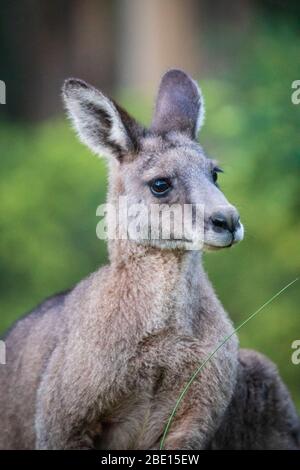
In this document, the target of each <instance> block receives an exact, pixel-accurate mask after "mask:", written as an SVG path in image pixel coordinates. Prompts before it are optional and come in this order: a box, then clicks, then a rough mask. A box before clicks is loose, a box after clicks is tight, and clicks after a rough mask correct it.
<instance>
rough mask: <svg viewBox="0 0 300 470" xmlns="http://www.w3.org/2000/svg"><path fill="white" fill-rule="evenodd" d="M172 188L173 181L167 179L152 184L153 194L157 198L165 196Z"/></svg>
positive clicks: (159, 179)
mask: <svg viewBox="0 0 300 470" xmlns="http://www.w3.org/2000/svg"><path fill="white" fill-rule="evenodd" d="M171 188H172V185H171V181H170V180H169V179H167V178H158V179H156V180H154V181H152V182H151V183H150V189H151V192H152V194H154V196H156V197H161V196H165V195H166V194H167V192H169V191H170V189H171Z"/></svg>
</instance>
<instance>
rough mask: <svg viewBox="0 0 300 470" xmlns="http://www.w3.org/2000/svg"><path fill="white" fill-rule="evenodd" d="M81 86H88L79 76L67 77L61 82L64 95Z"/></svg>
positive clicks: (81, 87) (85, 87)
mask: <svg viewBox="0 0 300 470" xmlns="http://www.w3.org/2000/svg"><path fill="white" fill-rule="evenodd" d="M83 88H84V89H87V88H89V86H88V84H87V83H86V82H85V81H83V80H80V79H79V78H68V79H67V80H65V82H64V84H63V87H62V92H63V95H64V96H69V95H70V93H72V92H73V91H76V90H79V89H83Z"/></svg>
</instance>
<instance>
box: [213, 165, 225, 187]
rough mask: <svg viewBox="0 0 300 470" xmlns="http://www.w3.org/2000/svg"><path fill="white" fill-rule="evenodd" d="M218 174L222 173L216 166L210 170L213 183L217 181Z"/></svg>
mask: <svg viewBox="0 0 300 470" xmlns="http://www.w3.org/2000/svg"><path fill="white" fill-rule="evenodd" d="M218 173H223V170H222V168H219V167H218V166H216V167H215V168H214V169H213V170H212V178H213V182H214V183H216V182H217V181H218Z"/></svg>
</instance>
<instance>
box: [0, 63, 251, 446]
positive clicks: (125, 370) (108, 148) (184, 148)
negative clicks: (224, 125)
mask: <svg viewBox="0 0 300 470" xmlns="http://www.w3.org/2000/svg"><path fill="white" fill-rule="evenodd" d="M63 98H64V102H65V105H66V108H67V111H68V114H69V117H70V119H71V121H72V122H73V125H74V127H75V129H76V131H77V133H78V135H79V138H80V139H81V141H82V142H83V143H85V144H86V145H87V146H88V147H89V148H90V149H91V150H92V151H93V152H95V153H96V154H97V155H104V156H106V157H107V159H108V162H109V191H108V202H109V203H110V204H111V205H112V206H114V207H115V206H116V205H117V202H118V199H119V198H120V196H122V197H126V198H127V200H128V201H129V203H130V205H134V204H140V203H143V204H144V205H145V206H147V207H150V206H151V205H158V204H165V205H168V206H170V207H173V206H175V205H177V206H178V205H179V206H180V207H182V206H184V205H185V204H192V205H193V204H198V203H200V204H201V205H202V206H203V207H204V212H203V224H202V225H201V227H200V225H199V227H198V228H199V232H203V240H202V241H203V243H202V245H199V249H189V248H191V247H192V246H193V247H194V244H193V240H192V239H191V238H189V237H186V236H184V235H182V237H181V238H180V237H178V235H177V234H175V229H174V227H173V228H172V231H171V233H170V237H169V238H168V239H163V237H161V236H159V237H158V238H156V239H153V240H152V239H151V238H149V239H144V238H142V237H138V236H137V237H136V238H134V237H133V238H130V237H129V238H126V237H125V236H124V235H125V232H126V230H125V228H124V226H123V224H122V221H121V222H120V221H118V225H119V227H118V228H119V229H120V232H119V233H121V237H116V238H112V239H109V240H108V251H109V265H108V266H105V267H102V268H101V269H99V270H98V271H97V272H95V273H93V274H91V275H90V276H89V277H88V278H86V279H84V280H83V281H81V282H79V284H77V285H76V286H75V287H74V288H73V289H71V290H70V291H68V292H65V293H61V294H58V295H56V296H54V297H52V298H50V299H47V300H46V301H44V302H43V303H42V304H41V305H40V306H38V307H37V308H36V309H35V310H33V312H31V313H30V314H29V315H27V316H25V317H24V318H23V319H21V320H19V321H18V322H17V323H16V325H15V326H14V327H13V328H12V330H11V331H10V332H9V333H8V334H7V335H6V339H5V341H6V348H7V364H6V365H5V366H1V368H0V374H1V375H0V377H1V380H0V410H1V434H0V448H4V449H33V448H36V449H95V448H97V449H124V450H126V449H157V448H158V447H159V443H160V440H161V437H162V434H163V431H164V428H165V425H166V422H167V420H168V418H169V416H170V413H171V412H172V409H173V407H174V406H175V404H176V401H177V399H178V396H179V394H180V392H181V391H182V389H183V387H184V386H185V384H186V383H187V381H188V380H189V379H190V377H191V375H192V374H193V373H194V371H195V370H196V369H197V367H198V366H199V365H200V363H201V362H202V361H204V360H205V359H206V357H207V355H208V354H209V353H210V352H211V351H212V349H213V348H214V347H215V346H217V345H218V344H220V342H221V341H222V339H224V337H226V336H228V335H229V334H231V333H232V331H233V326H232V323H231V321H230V320H229V318H228V316H227V314H226V312H225V311H224V309H223V307H222V305H221V303H220V302H219V300H218V298H217V296H216V294H215V292H214V290H213V288H212V286H211V284H210V282H209V280H208V278H207V276H206V274H205V272H204V270H203V267H202V262H201V256H202V252H203V251H204V250H219V249H223V248H224V249H225V248H228V247H230V246H232V245H233V244H236V243H238V242H239V241H241V240H242V238H243V226H242V224H241V222H240V219H239V215H238V212H237V210H236V209H235V208H234V207H233V206H232V205H231V204H229V202H228V201H227V199H226V198H225V196H224V195H223V193H222V192H221V190H220V189H219V187H218V185H217V177H218V173H219V171H220V169H219V167H218V166H217V164H216V162H214V161H212V160H210V159H209V158H207V157H206V155H205V154H204V151H203V149H202V148H201V146H200V145H199V144H198V143H197V140H196V138H197V134H198V131H199V129H200V127H201V125H202V123H203V117H204V101H203V97H202V94H201V91H200V89H199V88H198V86H197V84H196V83H195V82H194V81H193V80H192V79H191V78H190V77H189V76H188V75H187V74H186V73H184V72H182V71H180V70H170V71H168V72H167V73H166V74H165V75H164V76H163V78H162V80H161V84H160V88H159V91H158V96H157V101H156V107H155V111H154V116H153V120H152V124H151V126H150V128H149V129H145V128H144V127H143V126H141V125H140V124H138V123H137V122H136V121H135V120H134V119H133V118H132V117H131V116H129V115H128V114H127V113H126V112H125V111H124V110H123V109H122V108H121V107H120V106H119V105H117V104H116V103H115V102H114V101H112V100H111V99H109V98H108V97H106V96H105V95H103V94H102V93H101V92H100V91H98V90H96V89H95V88H93V87H92V86H90V85H88V84H86V83H85V82H83V81H81V80H77V79H69V80H67V81H66V82H65V84H64V88H63ZM133 219H134V216H133ZM146 219H147V220H146ZM107 221H108V224H111V223H112V218H111V217H110V215H108V217H107ZM139 223H140V225H141V227H142V228H143V229H145V228H146V230H147V226H148V223H149V220H148V218H146V216H145V217H144V218H140V220H139ZM142 231H143V230H142ZM196 232H197V231H196ZM239 361H240V359H239V354H238V340H237V338H236V336H235V335H233V336H232V337H231V339H230V340H229V341H228V342H226V343H225V344H224V346H223V347H222V348H221V349H220V350H219V351H218V352H217V354H216V355H215V357H214V358H213V359H212V360H211V361H209V362H208V363H207V364H206V366H205V368H203V370H202V371H201V373H200V374H198V376H197V377H196V379H195V380H194V382H193V384H192V385H191V387H190V389H189V391H188V393H187V394H186V395H185V397H184V399H183V400H182V402H181V404H180V407H179V408H178V410H177V413H176V415H175V417H174V420H173V422H172V425H171V427H170V430H169V432H168V434H167V436H166V439H165V445H164V448H165V449H204V448H208V447H209V446H211V447H218V446H222V444H221V440H220V438H219V437H218V434H217V431H218V429H223V428H224V429H226V426H225V425H224V424H223V423H224V419H225V417H226V412H227V410H228V409H235V408H234V405H230V404H232V403H234V393H235V390H236V379H237V373H238V369H239ZM230 407H231V408H230Z"/></svg>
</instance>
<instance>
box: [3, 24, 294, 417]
mask: <svg viewBox="0 0 300 470" xmlns="http://www.w3.org/2000/svg"><path fill="white" fill-rule="evenodd" d="M298 63H299V51H298V42H297V37H296V33H295V32H294V31H293V29H292V28H290V29H287V28H282V27H281V28H279V27H277V28H276V29H275V28H274V29H273V30H272V29H270V28H267V27H266V26H264V27H263V28H261V29H258V30H257V31H256V38H255V41H253V40H252V39H251V38H249V40H248V41H247V42H246V43H244V44H243V47H242V53H241V54H240V55H239V57H238V62H237V64H236V65H235V66H234V68H233V69H232V70H231V71H230V72H226V74H224V76H222V77H219V78H218V80H216V79H211V78H207V79H206V80H204V81H203V82H201V85H202V88H203V91H204V94H205V97H206V103H207V123H206V125H205V127H204V129H203V131H202V133H201V135H200V140H201V142H202V144H203V146H204V148H205V149H206V151H207V152H208V154H209V155H210V156H212V157H214V158H217V159H218V160H219V161H220V164H221V165H222V166H223V168H224V169H225V174H224V176H221V178H220V183H221V187H222V189H223V190H224V192H225V194H226V195H227V196H228V199H229V200H230V201H231V202H232V203H234V204H236V205H237V207H238V208H239V209H240V213H241V217H242V221H243V223H244V224H245V227H246V237H245V241H244V242H243V243H242V244H240V245H239V246H237V247H235V248H234V249H231V250H228V251H224V252H220V253H219V252H218V253H216V254H211V255H207V256H205V264H206V267H207V269H208V271H209V274H210V276H211V278H212V280H213V282H214V285H215V286H216V289H217V292H218V293H219V296H220V298H221V300H222V302H223V303H224V305H225V307H226V309H227V310H228V311H229V312H230V315H231V317H232V318H233V320H234V323H235V324H236V325H237V324H238V323H240V322H241V321H242V320H243V319H245V318H246V317H247V316H248V315H249V314H250V313H252V312H253V311H254V310H256V308H258V307H259V306H260V305H261V304H262V303H263V302H265V301H266V300H267V299H268V298H270V297H271V296H272V295H273V294H274V293H276V292H277V291H278V290H279V289H280V288H281V287H283V286H284V285H285V284H286V283H288V282H289V281H291V280H292V279H294V278H295V277H297V276H298V275H299V273H300V269H299V267H300V250H299V233H300V220H299V209H300V207H299V204H300V202H299V201H300V199H299V181H300V146H299V143H300V142H299V115H300V106H295V105H293V104H292V103H291V83H292V82H293V81H294V80H296V79H299V78H300V77H299V68H298ZM132 96H133V95H132V94H130V93H126V94H124V93H123V94H122V95H121V98H122V99H121V101H122V102H123V104H124V105H126V106H127V108H128V109H129V111H131V113H132V114H134V115H136V116H137V117H139V118H140V119H141V120H142V121H144V122H147V120H148V119H149V116H150V105H149V104H148V103H149V102H148V100H147V101H142V100H141V99H140V98H139V99H137V98H136V97H135V99H132ZM143 103H147V104H145V105H144V104H143ZM0 155H1V164H2V171H1V175H0V178H1V186H0V198H1V214H0V230H1V243H0V258H1V265H0V279H1V288H0V293H1V296H0V310H1V317H0V329H1V331H3V330H4V329H6V328H7V327H8V326H9V325H10V324H11V323H12V322H13V321H14V320H15V319H17V318H18V317H19V316H20V315H21V314H23V313H24V312H25V311H26V310H28V309H30V308H32V307H34V306H35V304H37V303H38V302H39V301H41V300H42V299H43V298H44V297H46V296H49V295H51V294H53V293H54V292H56V291H60V290H62V289H65V288H67V287H69V286H71V285H72V284H74V283H76V282H77V281H79V280H80V279H81V278H82V277H84V276H85V275H87V274H88V273H89V272H91V271H92V270H95V269H97V267H98V266H99V265H100V264H102V263H104V262H105V260H106V248H105V245H104V244H103V242H101V241H99V240H98V239H97V238H96V233H95V229H96V223H97V218H96V214H95V212H96V207H97V206H98V204H99V203H101V202H103V201H104V199H105V193H106V169H105V163H104V161H102V160H99V159H97V158H95V157H92V156H90V155H89V152H88V150H86V149H85V148H84V147H83V146H82V145H81V144H79V143H78V141H77V140H76V138H75V136H74V134H73V132H72V131H71V130H70V129H69V127H68V124H67V123H66V122H65V121H54V122H48V123H45V124H41V125H38V126H35V127H34V126H30V127H28V126H26V127H25V126H20V125H19V126H16V125H13V124H11V123H2V124H1V128H0ZM299 289H300V284H296V285H294V286H293V287H292V288H291V290H288V291H287V292H286V293H285V294H284V295H283V296H282V297H280V298H279V299H277V301H276V303H274V304H272V305H271V306H269V307H268V308H267V309H266V310H264V311H263V312H262V313H261V314H260V315H259V316H258V317H257V318H255V319H254V320H253V321H252V322H251V323H249V324H248V325H247V326H246V327H245V329H244V330H241V333H240V340H241V345H242V346H243V347H250V348H256V349H258V350H260V351H262V352H263V353H265V354H267V355H268V356H269V357H270V358H271V359H272V360H273V361H275V362H276V363H277V364H278V366H279V369H280V373H281V375H282V376H283V378H284V379H285V381H286V382H287V384H288V386H289V388H290V390H291V391H292V394H293V398H294V399H295V401H296V402H297V404H298V406H299V408H300V394H299V386H300V365H298V366H296V365H293V364H292V363H291V353H292V350H291V344H292V342H293V341H294V340H295V339H300V317H299V307H298V306H299V302H300V296H299Z"/></svg>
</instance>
